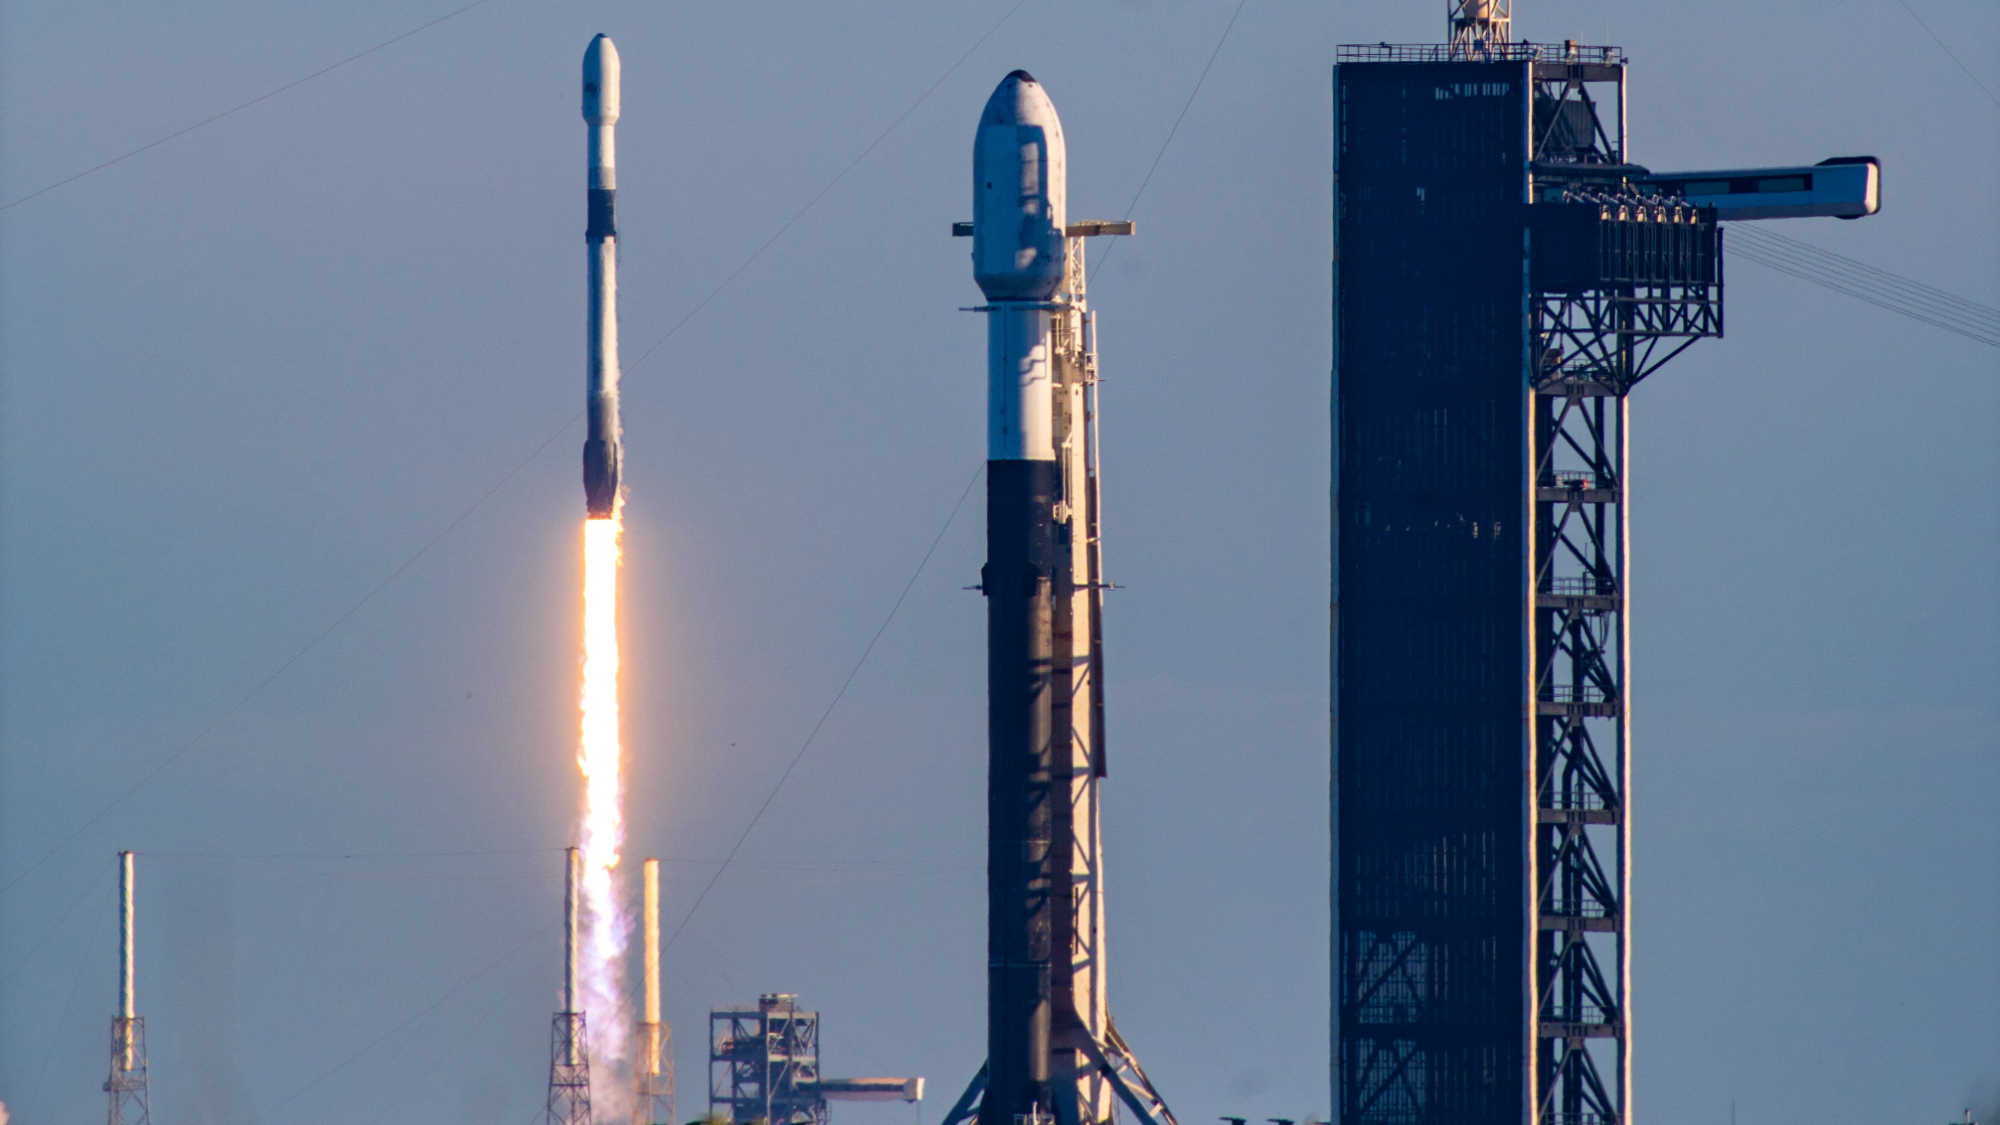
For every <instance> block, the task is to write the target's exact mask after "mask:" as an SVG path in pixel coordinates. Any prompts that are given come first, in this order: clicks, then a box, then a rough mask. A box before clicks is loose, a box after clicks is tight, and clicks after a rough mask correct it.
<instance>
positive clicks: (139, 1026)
mask: <svg viewBox="0 0 2000 1125" xmlns="http://www.w3.org/2000/svg"><path fill="white" fill-rule="evenodd" d="M133 854H134V853H132V852H119V853H118V1014H117V1015H116V1016H114V1017H112V1020H111V1077H109V1078H107V1079H105V1082H104V1091H105V1093H107V1094H110V1095H111V1116H110V1122H111V1125H147V1123H148V1122H150V1121H151V1120H152V1092H151V1089H150V1086H149V1082H148V1079H147V1077H146V1018H145V1017H144V1016H142V1015H140V1014H139V1009H138V1005H137V1003H136V1002H135V999H134V995H135V994H134V982H133V970H134V969H136V968H137V967H138V966H137V962H136V960H135V958H136V956H137V952H138V951H137V948H136V946H135V943H134V941H133V939H134V937H136V936H137V935H136V930H137V919H136V918H135V917H134V915H133V911H132V907H133V891H134V889H135V888H134V885H133V882H132V877H133V870H132V858H133Z"/></svg>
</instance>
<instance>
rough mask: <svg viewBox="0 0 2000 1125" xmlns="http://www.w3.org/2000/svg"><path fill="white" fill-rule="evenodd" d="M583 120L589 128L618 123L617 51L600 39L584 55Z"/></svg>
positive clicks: (606, 38) (606, 37) (601, 37)
mask: <svg viewBox="0 0 2000 1125" xmlns="http://www.w3.org/2000/svg"><path fill="white" fill-rule="evenodd" d="M583 119H584V120H585V121H587V122H589V123H590V124H592V125H610V124H613V123H615V122H616V121H617V120H618V47H617V45H616V44H614V43H612V42H611V37H610V36H609V35H599V36H598V37H597V38H595V39H592V40H591V41H590V46H589V47H587V48H585V49H584V52H583Z"/></svg>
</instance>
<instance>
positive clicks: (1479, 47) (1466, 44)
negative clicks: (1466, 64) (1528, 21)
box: [1445, 0, 1514, 62]
mask: <svg viewBox="0 0 2000 1125" xmlns="http://www.w3.org/2000/svg"><path fill="white" fill-rule="evenodd" d="M1445 13H1446V16H1447V18H1448V20H1449V23H1450V26H1451V43H1450V47H1451V52H1452V57H1453V58H1457V59H1478V60H1480V61H1482V62H1484V61H1486V60H1488V59H1490V58H1492V54H1493V51H1494V50H1495V49H1496V48H1504V47H1506V45H1507V43H1508V41H1509V40H1511V39H1512V38H1513V37H1514V3H1513V0H1446V3H1445Z"/></svg>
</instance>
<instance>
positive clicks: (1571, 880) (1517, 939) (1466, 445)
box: [1331, 0, 1880, 1125]
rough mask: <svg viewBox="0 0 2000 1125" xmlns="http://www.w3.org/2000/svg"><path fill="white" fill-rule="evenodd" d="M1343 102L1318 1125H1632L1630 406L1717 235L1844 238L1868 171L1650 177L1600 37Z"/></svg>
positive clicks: (1389, 67) (1410, 60)
mask: <svg viewBox="0 0 2000 1125" xmlns="http://www.w3.org/2000/svg"><path fill="white" fill-rule="evenodd" d="M1448 12H1449V15H1450V31H1451V39H1450V41H1449V42H1447V43H1443V44H1387V43H1384V44H1379V45H1368V46H1347V47H1341V48H1340V50H1339V56H1338V58H1339V63H1338V65H1337V66H1336V67H1335V76H1334V128H1335V139H1334V154H1335V155H1334V180H1335V203H1334V207H1335V217H1334V229H1335V235H1334V237H1335V243H1334V326H1333V327H1334V331H1333V338H1334V356H1333V358H1334V363H1333V383H1334V409H1335V418H1334V434H1335V438H1334V442H1335V451H1334V465H1333V481H1334V503H1333V578H1334V588H1335V596H1334V602H1333V614H1332V633H1333V654H1334V660H1333V668H1334V670H1333V678H1334V684H1333V716H1332V718H1333V722H1332V729H1333V771H1332V774H1333V824H1334V863H1333V866H1334V895H1333V930H1334V945H1333V960H1334V964H1333V967H1332V968H1333V980H1334V1005H1333V1013H1332V1016H1333V1025H1334V1026H1333V1032H1334V1036H1333V1041H1334V1050H1333V1058H1332V1060H1331V1063H1332V1072H1333V1074H1332V1077H1333V1086H1334V1103H1335V1112H1336V1114H1337V1115H1338V1116H1337V1120H1338V1122H1339V1125H1429V1123H1432V1122H1447V1121H1448V1122H1452V1123H1453V1125H1520V1123H1521V1122H1523V1121H1526V1122H1528V1123H1529V1125H1628V1123H1629V1121H1630V1119H1631V1118H1630V1114H1631V1076H1632V1053H1631V1042H1632V1040H1631V1036H1632V1026H1633V1024H1632V1019H1633V1017H1632V996H1631V979H1632V978H1631V958H1630V945H1629V941H1630V933H1631V925H1630V924H1631V895H1630V889H1631V868H1630V863H1629V861H1628V856H1629V843H1630V818H1629V812H1628V808H1629V805H1628V797H1629V793H1630V783H1631V725H1630V724H1631V720H1630V711H1629V707H1628V692H1629V686H1630V644H1629V641H1630V627H1629V622H1628V619H1627V613H1626V611H1627V597H1628V589H1627V577H1626V576H1627V565H1628V559H1629V554H1630V536H1629V532H1628V524H1627V515H1626V495H1627V489H1628V488H1629V486H1630V474H1629V467H1630V463H1629V458H1628V450H1627V434H1628V432H1629V430H1628V423H1629V419H1630V410H1629V402H1628V398H1627V396H1628V394H1629V393H1630V392H1631V390H1632V389H1633V388H1634V387H1635V386H1636V385H1637V384H1638V383H1639V382H1640V381H1641V380H1643V379H1645V378H1646V377H1647V376H1648V375H1651V374H1652V373H1653V372H1655V371H1657V370H1659V369H1660V367H1661V366H1662V365H1663V364H1665V363H1666V362H1668V361H1669V360H1671V359H1672V358H1673V357H1675V356H1677V355H1679V354H1680V353H1681V352H1682V351H1683V350H1685V349H1686V348H1687V347H1689V346H1690V345H1691V344H1693V342H1694V341H1696V340H1698V339H1702V338H1705V337H1719V336H1721V335H1722V330H1723V316H1722V312H1723V306H1722V296H1723V269H1722V242H1723V239H1722V227H1721V220H1729V219H1737V218H1775V217H1791V216H1800V215H1826V214H1832V215H1838V216H1841V217H1858V216H1860V215H1862V214H1869V213H1873V211H1874V210H1875V208H1876V207H1877V205H1878V204H1879V190H1880V169H1879V167H1878V166H1877V165H1876V164H1875V163H1874V162H1873V161H1872V160H1869V159H1867V158H1857V159H1855V160H1836V161H1833V162H1829V163H1828V164H1824V165H1813V166H1811V167H1809V168H1759V169H1743V170H1737V171H1724V172H1701V173H1686V174H1668V175H1657V176H1656V175H1654V174H1653V173H1651V172H1650V171H1648V170H1647V169H1646V168H1643V167H1641V166H1639V165H1636V164H1633V163H1631V160H1630V155H1629V153H1628V151H1627V147H1626V145H1627V136H1626V128H1625V123H1626V101H1625V72H1626V60H1625V58H1624V56H1623V54H1622V53H1621V52H1620V51H1619V50H1618V49H1617V48H1615V47H1586V46H1580V45H1578V44H1576V43H1574V42H1568V43H1561V44H1544V43H1523V42H1515V41H1513V40H1512V39H1511V36H1510V34H1509V32H1510V28H1511V19H1510V16H1511V13H1510V12H1509V5H1508V4H1507V3H1506V0H1453V2H1452V3H1451V4H1450V5H1449V6H1448Z"/></svg>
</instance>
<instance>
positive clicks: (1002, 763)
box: [940, 70, 1174, 1125]
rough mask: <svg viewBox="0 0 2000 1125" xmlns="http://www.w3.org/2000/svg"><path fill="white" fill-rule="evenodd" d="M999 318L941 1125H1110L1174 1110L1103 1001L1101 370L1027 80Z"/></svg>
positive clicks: (1042, 97)
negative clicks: (982, 636) (977, 862)
mask: <svg viewBox="0 0 2000 1125" xmlns="http://www.w3.org/2000/svg"><path fill="white" fill-rule="evenodd" d="M972 163H973V220H972V222H971V223H965V224H955V225H954V227H953V233H955V234H969V235H971V237H972V260H973V279H974V280H975V281H977V282H978V284H979V288H980V290H981V292H982V293H984V294H985V296H986V299H987V302H988V303H987V304H986V305H985V306H983V307H982V308H980V309H979V310H978V311H980V312H983V313H986V314H987V337H986V339H987V351H986V355H987V378H988V382H987V422H986V457H987V461H986V543H987V561H986V566H985V568H984V569H983V570H982V572H981V576H980V587H979V588H980V590H981V591H982V592H983V593H984V594H985V595H986V614H987V617H986V620H987V650H986V651H987V699H988V702H987V739H988V759H987V762H988V767H987V768H988V773H987V861H986V863H987V1063H986V1066H985V1067H984V1068H982V1069H981V1070H980V1072H979V1075H978V1077H976V1078H974V1079H973V1082H972V1085H971V1087H970V1088H969V1089H967V1090H966V1092H965V1096H964V1097H962V1098H960V1099H959V1101H958V1104H957V1105H955V1106H953V1107H952V1109H951V1111H950V1112H949V1113H947V1114H946V1115H945V1118H944V1120H943V1121H942V1122H941V1123H940V1125H960V1123H961V1122H966V1121H969V1120H970V1119H971V1118H972V1117H973V1116H974V1115H975V1114H976V1115H977V1118H978V1125H1043V1123H1047V1125H1100V1123H1102V1122H1106V1121H1108V1120H1109V1119H1110V1118H1111V1116H1112V1110H1113V1099H1114V1098H1115V1099H1116V1100H1119V1101H1123V1102H1124V1103H1125V1105H1126V1106H1127V1107H1128V1108H1129V1109H1131V1110H1132V1111H1133V1112H1134V1113H1135V1114H1137V1115H1138V1117H1139V1119H1140V1121H1142V1122H1144V1123H1145V1125H1174V1118H1173V1114H1172V1113H1171V1111H1169V1110H1168V1109H1167V1106H1166V1104H1165V1102H1164V1101H1163V1100H1162V1099H1161V1098H1160V1096H1159V1093H1158V1092H1157V1091H1156V1090H1155V1089H1154V1088H1153V1085H1152V1083H1151V1082H1150V1081H1149V1080H1148V1079H1147V1078H1146V1075H1145V1073H1144V1071H1142V1070H1141V1069H1140V1067H1139V1065H1138V1062H1137V1060H1136V1059H1135V1058H1134V1057H1133V1055H1132V1052H1131V1050H1130V1049H1129V1048H1128V1047H1127V1046H1126V1044H1125V1042H1124V1040H1123V1039H1122V1038H1120V1036H1119V1034H1118V1031H1117V1028H1116V1027H1115V1026H1114V1025H1113V1024H1112V1022H1111V1018H1110V1014H1109V1009H1108V1008H1107V1006H1106V1003H1105V987H1104V986H1105V974H1104V953H1105V945H1104V908H1103V898H1102V887H1103V884H1102V879H1103V865H1102V846H1101V845H1102V834H1101V831H1100V827H1099V802H1098V782H1099V781H1100V780H1101V779H1102V778H1103V777H1104V773H1105V770H1104V738H1103V734H1104V723H1103V706H1102V700H1103V684H1102V669H1103V664H1102V653H1101V641H1100V633H1101V628H1100V626H1101V622H1102V616H1101V609H1102V591H1103V590H1104V589H1105V587H1106V584H1105V583H1104V582H1103V581H1102V568H1101V563H1100V556H1099V552H1098V545H1099V538H1098V533H1097V528H1098V514H1097V508H1098V504H1097V477H1096V472H1097V462H1096V439H1095V422H1094V416H1095V409H1096V405H1095V404H1096V358H1095V347H1094V339H1095V328H1094V319H1093V314H1091V313H1090V312H1089V310H1088V309H1087V307H1086V305H1085V301H1084V281H1085V271H1084V268H1083V245H1084V242H1083V240H1084V239H1085V238H1088V237H1090V236H1093V235H1100V234H1130V233H1132V225H1131V224H1130V223H1127V222H1117V223H1105V222H1091V223H1078V224H1073V225H1072V224H1069V223H1068V221H1067V206H1066V203H1067V201H1066V199H1065V196H1066V193H1067V172H1068V170H1067V168H1066V166H1065V165H1066V152H1065V149H1064V144H1063V132H1062V122H1061V121H1060V120H1059V119H1058V118H1057V116H1056V111H1055V106H1054V105H1053V104H1051V103H1050V101H1049V97H1048V94H1047V93H1046V92H1045V91H1044V90H1043V89H1042V86H1041V85H1040V84H1039V83H1037V82H1036V81H1035V80H1034V78H1033V77H1032V76H1030V75H1029V74H1028V73H1027V72H1026V71H1020V70H1017V71H1014V72H1013V73H1012V74H1009V75H1008V76H1007V77H1006V78H1005V79H1004V80H1002V81H1001V83H1000V86H999V88H998V89H996V90H995V91H994V92H993V96H992V97H991V98H990V99H988V101H987V103H986V107H985V109H984V110H983V111H982V113H981V115H980V120H979V131H978V134H977V136H976V138H975V141H974V146H973V158H972Z"/></svg>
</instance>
